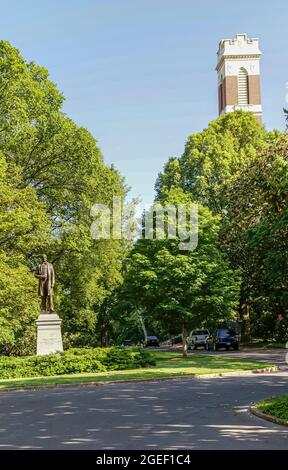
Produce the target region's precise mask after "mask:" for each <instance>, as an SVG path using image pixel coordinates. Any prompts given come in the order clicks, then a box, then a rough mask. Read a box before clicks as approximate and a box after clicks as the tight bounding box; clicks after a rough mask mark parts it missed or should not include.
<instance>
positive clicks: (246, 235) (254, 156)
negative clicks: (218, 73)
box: [156, 111, 288, 341]
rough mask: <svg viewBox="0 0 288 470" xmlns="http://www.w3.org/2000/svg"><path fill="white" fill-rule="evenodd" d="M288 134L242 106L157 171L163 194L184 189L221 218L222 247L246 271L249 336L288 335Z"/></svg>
mask: <svg viewBox="0 0 288 470" xmlns="http://www.w3.org/2000/svg"><path fill="white" fill-rule="evenodd" d="M287 174H288V172H287V138H284V139H283V137H282V134H281V133H279V132H278V131H274V132H272V133H271V132H267V131H266V130H265V128H264V127H262V126H260V125H259V124H258V122H257V121H256V119H255V117H254V116H253V115H252V114H249V113H244V112H241V111H237V112H235V113H230V114H227V115H223V116H221V117H219V118H218V119H217V120H215V121H212V122H211V123H210V124H209V126H208V128H207V129H205V130H204V131H203V132H200V133H198V134H194V135H192V136H190V137H189V139H188V142H187V144H186V146H185V151H184V153H183V155H182V157H180V158H179V159H177V158H173V159H170V160H169V161H168V163H167V164H166V166H165V168H164V172H163V173H162V174H160V175H159V177H158V180H157V183H156V190H157V198H158V199H159V200H163V199H164V200H165V198H166V195H167V193H168V192H169V191H170V190H171V188H181V189H182V190H183V191H184V192H185V193H187V194H189V195H191V197H192V199H193V200H195V201H197V202H199V203H201V204H203V205H204V206H206V207H208V208H209V209H210V210H211V211H212V213H214V214H218V215H219V216H220V218H221V219H220V226H221V229H220V237H221V240H222V250H223V252H224V253H225V255H226V256H228V258H229V260H230V263H231V266H232V268H233V269H240V272H241V277H242V287H241V294H240V297H239V306H238V307H239V314H240V318H241V321H242V334H243V339H249V338H250V336H251V334H252V335H253V336H255V337H258V338H262V339H264V340H265V339H269V340H271V339H275V340H278V341H283V340H284V339H285V337H286V336H287V326H288V318H287V307H286V306H287V300H288V296H287V272H288V271H287V256H288V255H287V240H288V237H287V228H286V227H287V187H288V186H287V183H288V180H287Z"/></svg>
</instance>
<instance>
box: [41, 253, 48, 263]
mask: <svg viewBox="0 0 288 470" xmlns="http://www.w3.org/2000/svg"><path fill="white" fill-rule="evenodd" d="M41 260H42V263H47V255H42V256H41Z"/></svg>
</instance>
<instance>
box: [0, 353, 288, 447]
mask: <svg viewBox="0 0 288 470" xmlns="http://www.w3.org/2000/svg"><path fill="white" fill-rule="evenodd" d="M200 354H202V353H200ZM220 354H221V353H220ZM224 354H225V352H224ZM233 354H234V353H233ZM242 354H244V353H242ZM254 354H255V352H254V351H253V355H254ZM256 354H258V353H257V352H256ZM266 354H267V355H266V356H265V359H266V360H269V361H271V360H273V359H274V362H278V364H280V365H281V367H282V368H283V371H282V372H280V373H272V374H267V375H264V374H263V375H262V374H261V375H256V376H251V377H237V378H236V377H233V378H220V379H215V378H214V379H189V380H188V379H181V380H171V381H167V382H161V383H157V382H150V383H142V384H115V385H103V386H100V387H94V386H85V387H82V388H72V387H71V388H70V387H69V388H65V389H46V390H37V391H31V392H30V391H29V392H27V391H15V392H1V394H0V400H1V404H0V448H2V449H24V448H26V449H27V448H34V449H151V450H153V449H288V428H286V427H282V426H279V425H275V424H272V423H269V422H266V421H263V420H261V419H259V418H257V417H255V416H252V415H250V413H249V412H248V410H247V408H248V406H249V405H250V404H251V402H257V401H260V400H262V399H265V398H267V397H269V396H271V395H283V394H287V393H288V381H287V379H288V373H287V371H286V363H285V353H283V351H282V356H280V355H278V353H277V351H276V352H275V351H273V353H271V352H270V351H269V352H268V353H267V352H266ZM271 354H272V356H273V357H271ZM261 357H262V359H264V356H261ZM253 358H254V359H256V358H255V356H253ZM251 359H252V357H251ZM257 360H259V357H257Z"/></svg>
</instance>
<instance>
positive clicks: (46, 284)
mask: <svg viewBox="0 0 288 470" xmlns="http://www.w3.org/2000/svg"><path fill="white" fill-rule="evenodd" d="M42 266H43V264H38V266H37V268H36V271H35V276H41V275H42V274H44V273H43V268H42ZM54 283H55V274H54V268H53V266H52V264H50V263H47V279H39V286H38V295H39V296H40V297H43V295H44V294H46V295H53V286H54ZM46 289H47V290H46ZM45 290H46V292H45Z"/></svg>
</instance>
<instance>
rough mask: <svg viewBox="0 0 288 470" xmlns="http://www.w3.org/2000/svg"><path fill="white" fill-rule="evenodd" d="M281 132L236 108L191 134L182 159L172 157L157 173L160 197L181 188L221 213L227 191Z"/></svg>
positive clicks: (214, 211) (194, 198) (157, 188)
mask: <svg viewBox="0 0 288 470" xmlns="http://www.w3.org/2000/svg"><path fill="white" fill-rule="evenodd" d="M279 137H280V134H279V133H278V132H273V133H270V132H267V131H266V130H265V129H264V128H263V127H262V126H260V125H259V123H258V122H257V120H256V118H255V117H254V116H253V114H252V113H245V112H243V111H236V112H235V113H228V114H225V115H223V116H220V117H219V118H218V119H216V120H215V121H212V122H210V123H209V125H208V127H207V129H204V131H203V132H199V133H197V134H192V135H191V136H190V137H189V138H188V141H187V143H186V146H185V150H184V153H183V155H182V156H181V158H179V159H176V158H170V159H169V161H168V163H167V164H166V166H165V167H164V171H163V173H161V174H160V175H159V176H158V180H157V182H156V192H157V198H158V199H160V200H161V199H163V198H164V199H165V197H166V194H167V193H168V192H169V190H170V189H171V188H173V187H181V188H182V189H183V190H184V191H185V192H187V193H188V194H190V195H191V196H192V198H193V200H195V201H197V202H198V203H199V204H202V205H204V206H206V207H208V208H209V209H210V210H211V211H212V212H213V213H220V212H221V211H222V209H223V208H225V206H226V203H227V190H229V187H230V185H231V182H232V181H233V180H234V179H236V178H237V176H238V173H239V171H240V170H241V168H242V167H243V165H245V163H246V162H249V161H253V160H255V159H256V158H257V155H258V153H259V152H260V151H261V150H262V149H263V148H265V147H266V146H267V145H268V144H269V143H270V142H274V141H275V140H277V139H279Z"/></svg>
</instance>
